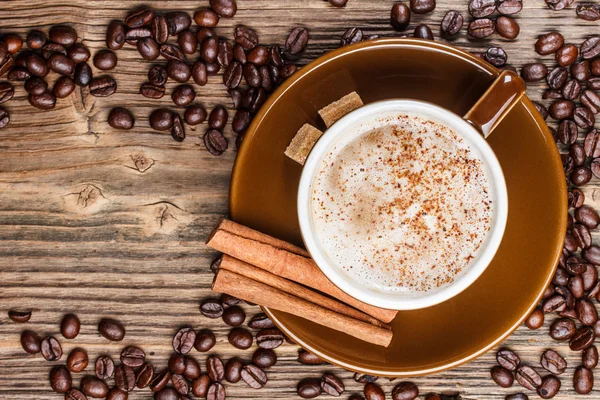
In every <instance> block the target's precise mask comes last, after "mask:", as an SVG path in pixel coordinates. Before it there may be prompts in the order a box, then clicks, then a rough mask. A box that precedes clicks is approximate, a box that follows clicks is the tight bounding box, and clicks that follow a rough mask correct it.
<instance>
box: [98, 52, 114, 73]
mask: <svg viewBox="0 0 600 400" xmlns="http://www.w3.org/2000/svg"><path fill="white" fill-rule="evenodd" d="M94 66H95V67H96V68H98V69H99V70H102V71H107V70H111V69H113V68H114V67H116V66H117V55H116V54H115V53H113V52H112V51H111V50H100V51H99V52H97V53H96V55H95V56H94Z"/></svg>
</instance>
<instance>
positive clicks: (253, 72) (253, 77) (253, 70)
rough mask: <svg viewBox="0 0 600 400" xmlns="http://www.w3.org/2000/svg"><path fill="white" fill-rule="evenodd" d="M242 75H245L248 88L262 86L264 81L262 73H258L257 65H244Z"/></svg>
mask: <svg viewBox="0 0 600 400" xmlns="http://www.w3.org/2000/svg"><path fill="white" fill-rule="evenodd" d="M242 73H243V75H244V79H245V80H246V83H247V84H248V86H250V87H253V88H257V87H260V86H261V83H262V80H261V76H260V73H259V72H258V68H257V67H256V65H254V64H251V63H246V64H244V66H243V68H242Z"/></svg>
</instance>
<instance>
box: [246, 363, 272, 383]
mask: <svg viewBox="0 0 600 400" xmlns="http://www.w3.org/2000/svg"><path fill="white" fill-rule="evenodd" d="M241 376H242V380H243V381H244V382H246V384H247V385H248V386H250V387H251V388H253V389H260V388H262V387H263V386H265V385H266V384H267V381H268V379H267V374H265V372H264V371H263V370H262V369H260V368H259V367H257V366H256V365H254V364H248V365H245V366H244V367H243V368H242V372H241Z"/></svg>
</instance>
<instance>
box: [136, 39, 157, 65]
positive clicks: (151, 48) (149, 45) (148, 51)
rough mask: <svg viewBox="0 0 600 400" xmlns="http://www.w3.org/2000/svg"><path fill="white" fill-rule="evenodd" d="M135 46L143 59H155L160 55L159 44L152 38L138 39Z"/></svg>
mask: <svg viewBox="0 0 600 400" xmlns="http://www.w3.org/2000/svg"><path fill="white" fill-rule="evenodd" d="M136 46H137V50H138V52H139V53H140V55H141V56H142V58H143V59H144V60H156V59H157V58H158V56H159V55H160V47H159V44H158V42H157V41H156V40H154V39H153V38H144V39H140V40H138V42H137V45H136Z"/></svg>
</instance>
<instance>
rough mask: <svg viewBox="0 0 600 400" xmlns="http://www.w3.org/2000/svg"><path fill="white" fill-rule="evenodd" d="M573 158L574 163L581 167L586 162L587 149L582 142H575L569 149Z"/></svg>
mask: <svg viewBox="0 0 600 400" xmlns="http://www.w3.org/2000/svg"><path fill="white" fill-rule="evenodd" d="M569 154H571V157H572V158H573V165H575V166H576V167H579V166H581V165H583V164H584V163H585V157H586V156H585V149H584V147H583V145H582V144H581V143H574V144H573V146H571V150H570V151H569Z"/></svg>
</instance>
